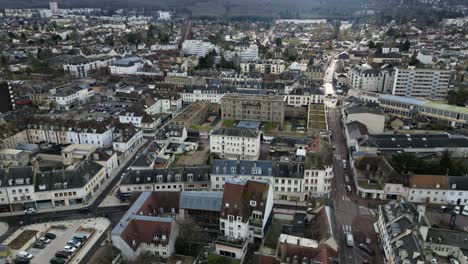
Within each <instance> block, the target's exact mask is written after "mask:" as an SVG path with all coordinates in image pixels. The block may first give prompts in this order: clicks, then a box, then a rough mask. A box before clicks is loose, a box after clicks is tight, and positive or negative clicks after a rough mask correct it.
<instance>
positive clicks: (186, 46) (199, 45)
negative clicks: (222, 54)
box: [182, 39, 220, 57]
mask: <svg viewBox="0 0 468 264" xmlns="http://www.w3.org/2000/svg"><path fill="white" fill-rule="evenodd" d="M213 50H215V51H216V53H217V54H219V51H220V49H219V48H218V47H217V46H216V45H214V44H212V43H210V42H206V41H203V40H199V39H187V40H185V41H184V42H183V43H182V53H183V54H186V55H196V56H198V57H204V56H206V55H207V54H208V53H210V52H211V51H213Z"/></svg>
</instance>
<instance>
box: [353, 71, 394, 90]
mask: <svg viewBox="0 0 468 264" xmlns="http://www.w3.org/2000/svg"><path fill="white" fill-rule="evenodd" d="M348 78H349V85H350V86H351V87H352V88H354V89H357V90H360V91H366V92H379V93H391V92H392V88H393V83H394V78H395V73H394V71H393V70H385V69H384V70H381V69H372V68H371V67H370V66H359V65H353V66H352V67H350V69H349V72H348Z"/></svg>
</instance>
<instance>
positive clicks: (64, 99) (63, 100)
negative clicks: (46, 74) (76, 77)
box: [53, 88, 94, 110]
mask: <svg viewBox="0 0 468 264" xmlns="http://www.w3.org/2000/svg"><path fill="white" fill-rule="evenodd" d="M64 89H73V88H64ZM93 96H94V90H93V89H92V88H81V89H75V90H73V92H71V93H70V92H65V93H62V92H60V88H59V90H58V91H57V93H56V94H55V95H53V97H54V98H55V103H56V104H57V105H56V107H57V108H58V109H60V110H69V109H70V108H72V106H73V104H74V103H82V102H86V101H88V100H89V99H90V98H92V97H93Z"/></svg>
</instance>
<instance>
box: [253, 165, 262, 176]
mask: <svg viewBox="0 0 468 264" xmlns="http://www.w3.org/2000/svg"><path fill="white" fill-rule="evenodd" d="M252 174H253V175H258V174H262V168H259V167H254V168H252Z"/></svg>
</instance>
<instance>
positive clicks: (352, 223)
mask: <svg viewBox="0 0 468 264" xmlns="http://www.w3.org/2000/svg"><path fill="white" fill-rule="evenodd" d="M335 63H336V60H331V61H330V64H329V66H328V67H327V69H326V72H325V76H324V84H325V85H324V86H325V88H326V89H327V91H326V93H327V94H329V95H332V96H333V97H335V98H336V93H335V91H334V86H333V73H334V70H335ZM330 89H331V90H330ZM331 105H333V107H327V108H326V109H327V113H326V114H327V123H328V129H329V130H330V131H331V132H332V135H331V137H330V138H331V144H332V145H333V146H334V151H333V166H334V168H333V170H334V173H335V177H334V179H333V182H332V194H331V198H332V200H333V202H334V207H335V214H336V230H337V236H338V237H337V239H338V245H339V253H340V263H349V264H357V263H364V262H366V260H367V261H369V262H370V263H381V262H382V261H381V260H379V258H380V256H379V254H377V256H376V257H375V258H374V259H372V257H370V256H368V255H367V254H366V253H364V252H363V251H361V250H360V249H359V248H358V247H357V245H359V244H360V243H364V242H365V240H366V239H367V238H371V239H372V242H374V243H373V244H376V243H375V242H376V241H377V237H376V234H375V232H374V230H373V223H374V221H375V220H374V218H373V217H372V215H371V211H370V210H369V208H367V207H366V206H365V205H363V204H366V203H367V202H366V201H361V199H360V198H359V197H357V196H356V195H355V189H354V186H352V175H351V172H350V171H349V167H350V163H349V160H348V149H347V145H346V137H345V135H344V127H343V123H342V116H341V110H340V109H341V108H339V107H335V106H336V104H331ZM343 160H344V162H345V163H346V169H344V167H343ZM345 174H347V175H348V177H349V183H347V182H345ZM347 184H349V186H350V187H351V191H349V190H347V187H346V185H347ZM347 233H352V234H353V237H354V244H355V246H354V247H348V246H347V245H346V234H347ZM373 249H374V251H376V252H378V247H373Z"/></svg>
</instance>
